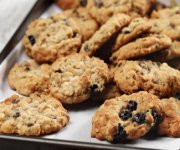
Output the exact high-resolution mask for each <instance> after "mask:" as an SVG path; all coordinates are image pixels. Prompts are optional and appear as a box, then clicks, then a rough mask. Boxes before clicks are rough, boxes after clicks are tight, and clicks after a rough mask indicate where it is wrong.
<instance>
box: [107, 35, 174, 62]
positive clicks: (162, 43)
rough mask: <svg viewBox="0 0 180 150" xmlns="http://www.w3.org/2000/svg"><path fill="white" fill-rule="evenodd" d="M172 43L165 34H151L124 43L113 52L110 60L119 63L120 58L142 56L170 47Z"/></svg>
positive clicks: (126, 58)
mask: <svg viewBox="0 0 180 150" xmlns="http://www.w3.org/2000/svg"><path fill="white" fill-rule="evenodd" d="M171 43H172V41H171V39H170V38H169V37H167V36H165V35H156V34H155V35H149V36H147V37H144V38H139V39H137V40H136V41H134V42H130V43H128V44H126V45H124V46H123V47H121V48H120V49H119V50H118V51H116V52H115V53H113V54H112V56H111V58H110V60H111V61H112V62H113V63H114V64H117V63H118V62H119V61H120V60H128V59H136V58H140V57H142V56H146V55H149V54H151V53H153V52H157V51H159V50H163V49H165V48H168V47H169V46H170V45H171Z"/></svg>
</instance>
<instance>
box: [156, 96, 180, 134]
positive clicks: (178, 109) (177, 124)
mask: <svg viewBox="0 0 180 150" xmlns="http://www.w3.org/2000/svg"><path fill="white" fill-rule="evenodd" d="M161 103H162V106H163V116H164V117H163V120H162V122H161V123H160V124H159V127H158V130H157V131H158V134H159V135H166V136H170V137H180V100H178V99H175V98H173V97H171V98H169V99H162V100H161Z"/></svg>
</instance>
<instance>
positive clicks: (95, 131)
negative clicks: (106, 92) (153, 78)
mask: <svg viewBox="0 0 180 150" xmlns="http://www.w3.org/2000/svg"><path fill="white" fill-rule="evenodd" d="M161 115H162V108H161V103H160V100H159V99H158V98H157V97H156V96H154V95H152V94H150V93H147V92H139V93H134V94H132V95H122V96H120V97H116V98H114V99H110V100H106V101H105V102H104V104H103V105H101V106H100V108H99V109H98V110H97V112H96V113H95V115H94V116H93V119H92V130H91V136H92V137H95V138H97V139H99V140H107V141H111V142H115V143H119V142H122V141H125V140H135V139H138V138H140V137H142V136H144V135H145V134H147V133H148V132H149V131H150V130H151V129H152V128H153V127H154V126H155V125H157V124H158V123H159V120H160V118H161Z"/></svg>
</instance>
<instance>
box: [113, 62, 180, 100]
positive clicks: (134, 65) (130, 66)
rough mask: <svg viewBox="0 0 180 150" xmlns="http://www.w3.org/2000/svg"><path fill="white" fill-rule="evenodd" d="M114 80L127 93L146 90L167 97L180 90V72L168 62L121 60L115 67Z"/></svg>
mask: <svg viewBox="0 0 180 150" xmlns="http://www.w3.org/2000/svg"><path fill="white" fill-rule="evenodd" d="M114 80H115V82H116V84H117V85H118V87H119V88H120V89H121V90H122V91H123V92H125V93H127V94H130V93H134V92H137V91H141V90H144V91H148V92H150V93H153V94H155V95H158V96H159V97H166V96H173V95H175V94H176V93H177V92H179V91H180V72H179V71H178V70H176V69H173V68H171V67H169V66H168V65H167V64H166V63H162V64H161V63H157V62H152V61H121V62H119V64H117V66H116V68H115V69H114Z"/></svg>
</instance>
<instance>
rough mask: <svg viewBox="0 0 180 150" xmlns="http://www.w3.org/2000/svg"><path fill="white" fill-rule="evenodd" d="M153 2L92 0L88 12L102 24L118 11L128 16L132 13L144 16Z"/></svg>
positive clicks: (147, 0)
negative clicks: (92, 3) (92, 2)
mask: <svg viewBox="0 0 180 150" xmlns="http://www.w3.org/2000/svg"><path fill="white" fill-rule="evenodd" d="M153 4H154V2H153V1H151V0H94V5H93V6H92V7H91V9H90V13H91V15H92V17H93V18H94V19H96V21H97V22H98V23H100V24H104V23H105V22H107V21H108V20H109V19H110V18H111V17H112V16H113V15H115V14H118V13H125V14H128V15H130V16H131V15H132V14H139V15H141V16H144V15H146V14H147V12H149V10H150V8H151V6H152V5H153ZM139 15H138V17H139ZM132 16H134V15H132ZM134 17H135V16H134Z"/></svg>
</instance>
